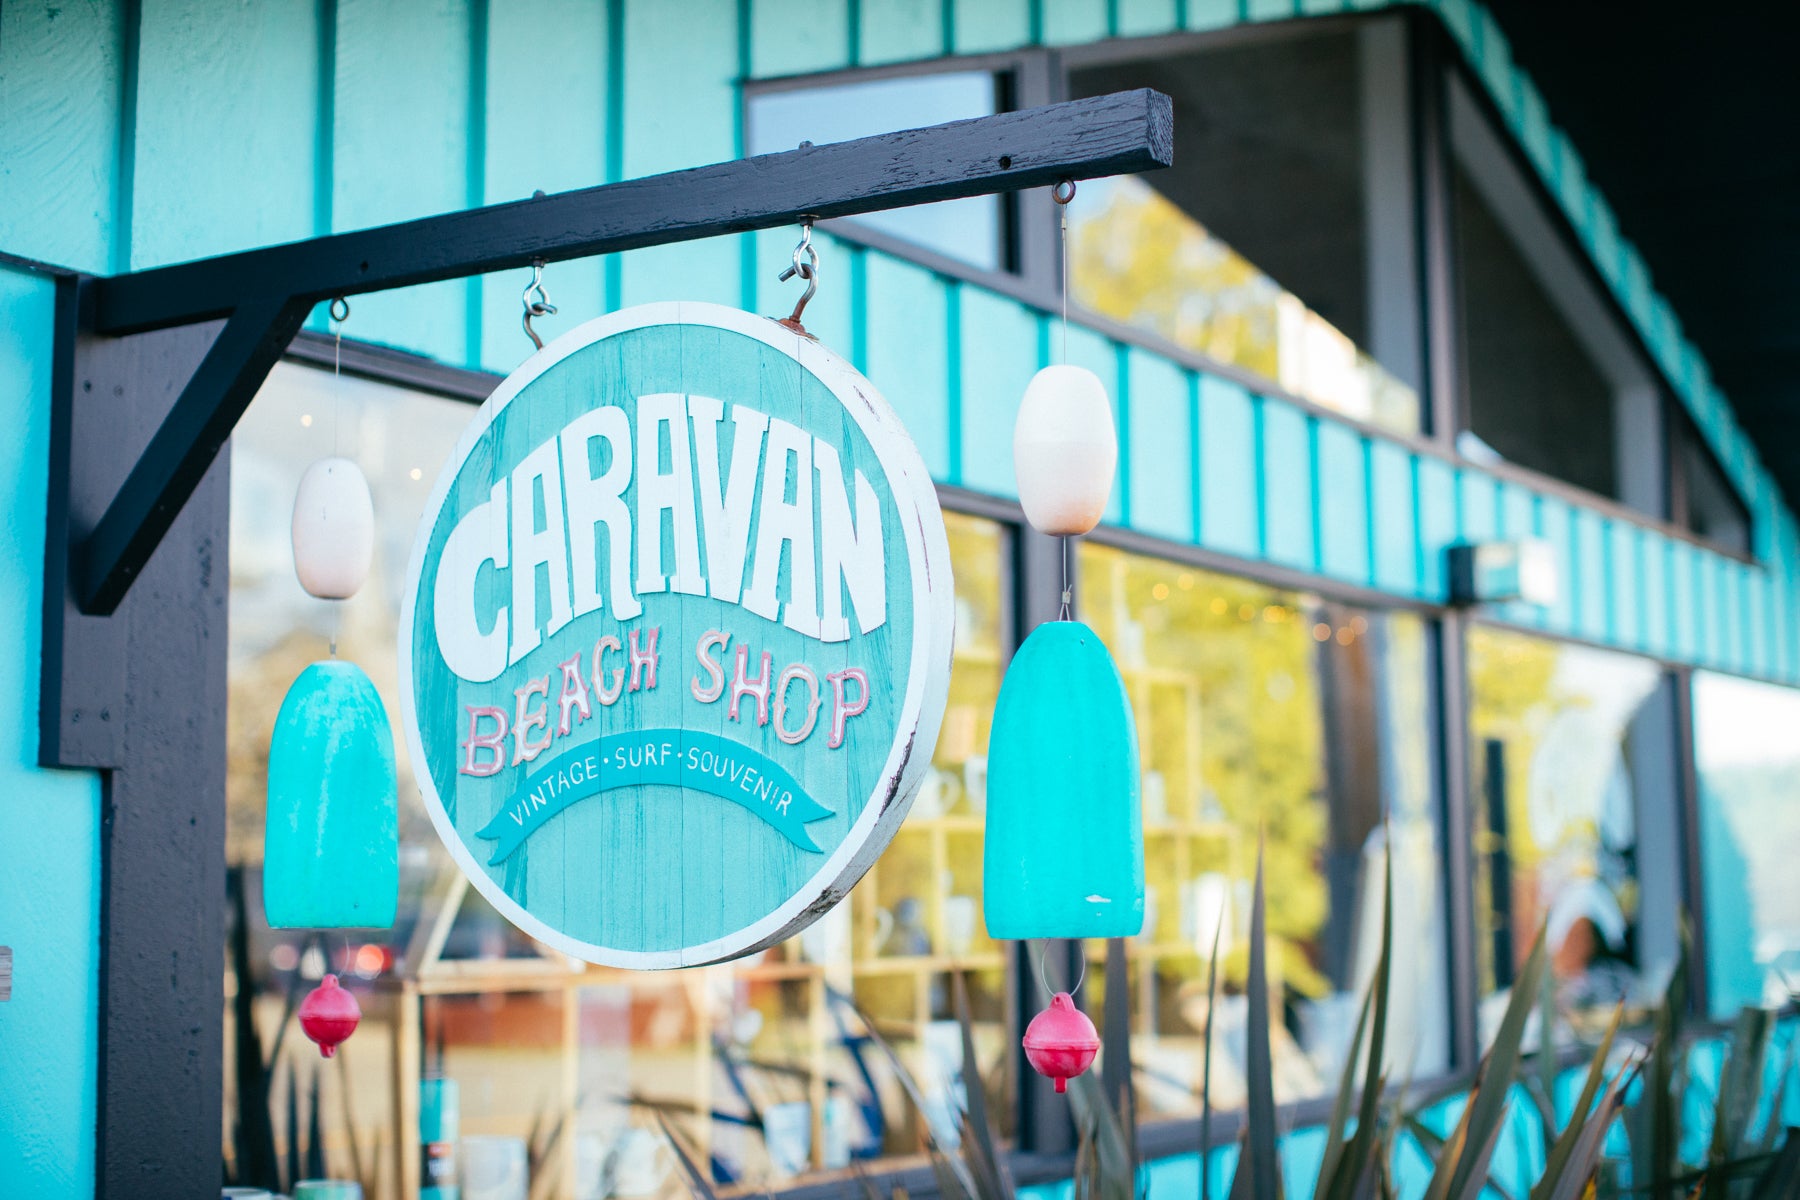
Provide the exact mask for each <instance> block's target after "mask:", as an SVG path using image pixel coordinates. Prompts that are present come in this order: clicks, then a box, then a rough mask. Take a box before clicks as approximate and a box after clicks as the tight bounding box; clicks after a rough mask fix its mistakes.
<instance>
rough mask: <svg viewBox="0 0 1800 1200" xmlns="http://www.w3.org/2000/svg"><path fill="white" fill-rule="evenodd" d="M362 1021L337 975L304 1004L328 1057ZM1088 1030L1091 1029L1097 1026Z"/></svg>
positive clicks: (303, 1024)
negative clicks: (340, 984) (339, 982)
mask: <svg viewBox="0 0 1800 1200" xmlns="http://www.w3.org/2000/svg"><path fill="white" fill-rule="evenodd" d="M1084 1019H1085V1018H1084ZM361 1020H362V1007H361V1006H360V1005H359V1004H357V1002H356V997H355V996H352V995H351V994H350V992H349V991H348V990H347V989H345V988H341V987H339V986H338V978H337V976H336V975H327V976H326V977H325V979H324V981H323V982H321V983H320V984H319V986H318V987H316V988H314V989H313V990H312V991H310V992H308V993H306V999H304V1000H302V1001H301V1002H300V1028H301V1030H302V1031H304V1032H305V1034H306V1036H307V1037H309V1038H311V1039H312V1040H313V1041H315V1042H317V1043H318V1044H319V1054H320V1055H321V1056H322V1057H324V1058H330V1057H331V1056H332V1055H333V1054H336V1053H337V1048H338V1046H340V1045H341V1044H343V1042H344V1041H345V1040H347V1039H348V1038H349V1037H350V1035H351V1034H353V1033H355V1032H356V1025H357V1022H358V1021H361ZM1088 1028H1089V1029H1090V1030H1091V1029H1093V1026H1092V1025H1089V1026H1088ZM1088 1057H1089V1058H1092V1057H1093V1055H1091V1054H1090V1055H1089V1056H1088ZM1058 1090H1060V1088H1059V1089H1058Z"/></svg>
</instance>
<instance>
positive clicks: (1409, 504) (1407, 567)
mask: <svg viewBox="0 0 1800 1200" xmlns="http://www.w3.org/2000/svg"><path fill="white" fill-rule="evenodd" d="M1369 503H1370V506H1371V511H1370V514H1369V515H1370V522H1369V525H1370V535H1371V537H1373V539H1374V546H1373V551H1374V561H1375V586H1376V587H1379V588H1382V589H1383V590H1385V591H1390V592H1395V593H1398V594H1399V595H1402V596H1416V595H1418V594H1419V546H1418V529H1417V522H1416V521H1415V519H1414V511H1415V505H1416V503H1417V497H1416V495H1415V492H1414V487H1413V457H1412V454H1411V453H1410V452H1408V451H1407V450H1406V449H1405V448H1403V447H1401V446H1399V445H1396V444H1395V443H1393V442H1386V441H1379V440H1376V441H1372V442H1371V443H1370V446H1369Z"/></svg>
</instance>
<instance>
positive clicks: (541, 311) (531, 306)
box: [519, 258, 556, 350]
mask: <svg viewBox="0 0 1800 1200" xmlns="http://www.w3.org/2000/svg"><path fill="white" fill-rule="evenodd" d="M533 295H535V296H536V297H537V299H535V300H534V299H532V296H533ZM519 299H520V300H521V301H522V302H523V303H524V305H525V315H524V316H523V317H521V318H519V323H520V324H522V325H523V326H524V327H525V336H526V337H528V338H530V339H531V344H532V345H533V346H536V347H537V348H538V349H539V350H542V349H543V348H544V339H543V338H541V337H539V336H538V335H537V330H535V329H533V328H532V327H531V318H533V317H554V316H555V315H556V305H554V304H552V303H550V297H549V295H548V294H547V293H546V292H545V291H544V260H543V259H541V258H540V259H538V260H536V261H535V262H533V263H532V264H531V282H530V283H528V284H526V285H525V290H524V292H522V293H520V296H519Z"/></svg>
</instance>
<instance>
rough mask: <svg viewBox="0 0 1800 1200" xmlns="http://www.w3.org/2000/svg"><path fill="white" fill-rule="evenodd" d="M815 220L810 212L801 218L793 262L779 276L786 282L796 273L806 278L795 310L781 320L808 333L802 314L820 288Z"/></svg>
mask: <svg viewBox="0 0 1800 1200" xmlns="http://www.w3.org/2000/svg"><path fill="white" fill-rule="evenodd" d="M813 220H814V218H813V217H812V216H811V215H810V214H807V215H804V216H802V217H801V218H800V243H799V245H797V246H795V247H794V260H793V264H792V265H791V266H789V267H788V268H787V270H785V271H783V272H782V273H781V274H780V275H779V276H777V278H778V279H779V280H780V281H781V282H782V283H786V282H787V281H788V280H790V279H792V278H793V277H794V276H796V275H798V276H799V277H800V278H802V279H804V280H806V290H805V291H804V292H801V293H800V299H798V300H796V301H795V302H794V311H793V312H792V313H790V314H788V317H787V319H786V320H785V321H782V322H781V324H783V325H786V326H787V327H788V328H790V329H792V330H793V331H794V332H795V333H806V326H804V325H802V324H801V323H800V314H801V313H803V312H805V311H806V304H807V301H809V300H811V299H812V298H813V293H814V292H816V291H818V290H819V252H818V251H817V250H815V249H813V243H812V231H813ZM802 258H804V259H805V261H804V262H802V261H801V259H802ZM807 336H809V337H810V336H811V335H810V334H808V335H807Z"/></svg>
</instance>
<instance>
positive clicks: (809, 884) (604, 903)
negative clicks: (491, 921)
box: [400, 303, 953, 968]
mask: <svg viewBox="0 0 1800 1200" xmlns="http://www.w3.org/2000/svg"><path fill="white" fill-rule="evenodd" d="M952 598H953V589H952V585H951V578H950V561H949V546H948V543H947V541H946V538H945V535H944V525H943V516H942V514H941V513H940V511H939V510H938V504H937V495H936V492H935V490H934V488H933V486H932V483H931V479H930V477H929V475H928V474H927V472H926V469H925V464H924V463H923V461H922V460H921V459H920V457H919V454H918V452H917V451H916V450H915V449H914V448H913V444H912V442H911V441H910V440H909V439H908V438H907V436H906V433H905V431H904V430H903V429H902V428H901V425H900V422H899V419H898V418H897V417H896V416H895V415H894V412H893V410H892V409H891V408H889V407H888V405H887V403H886V401H884V400H883V399H882V398H881V396H880V395H879V393H877V392H876V391H875V389H874V388H873V387H872V386H871V385H870V383H869V382H868V380H866V379H864V378H863V377H862V376H861V375H860V374H858V373H857V372H856V371H855V370H854V369H853V368H852V367H850V366H849V364H847V363H845V362H844V361H843V360H842V359H840V358H838V357H837V356H836V355H834V354H832V353H831V352H830V351H828V350H826V349H824V348H823V347H821V346H820V345H818V343H816V342H814V341H812V340H811V339H810V338H807V337H805V336H803V335H800V334H796V333H794V332H792V331H791V330H789V329H787V328H785V327H783V326H781V325H780V324H778V323H776V322H774V321H771V320H767V319H765V318H762V317H757V316H753V315H750V314H748V313H743V312H739V311H737V310H735V309H729V308H723V307H720V306H717V305H711V304H686V303H682V304H652V305H645V306H643V307H640V308H633V309H628V310H626V311H623V312H619V313H614V314H612V315H610V316H606V317H602V318H600V319H599V320H596V321H591V322H589V323H588V324H586V325H583V326H582V327H580V328H579V329H576V330H574V331H572V332H570V333H569V334H567V335H566V336H564V337H562V338H561V339H559V340H557V341H556V342H553V343H551V344H550V345H549V346H547V347H546V348H545V349H544V350H542V351H541V352H539V353H538V354H536V355H534V356H533V357H532V358H531V359H530V360H529V361H527V362H526V363H525V364H524V366H522V367H521V368H520V369H519V370H518V371H517V372H515V373H514V374H513V375H511V376H509V377H508V378H507V380H506V381H505V382H504V383H502V384H501V386H500V387H499V389H498V390H497V391H495V393H494V394H493V396H491V397H490V398H489V399H488V401H487V402H486V403H485V404H484V405H483V406H482V408H481V410H480V412H479V413H478V414H477V416H476V418H475V420H474V422H473V423H472V424H471V425H470V427H469V429H468V430H467V432H466V433H465V434H464V435H463V438H462V440H461V442H460V443H459V444H458V446H457V449H456V452H455V454H454V455H453V456H452V458H451V461H450V463H449V464H448V465H447V466H446V467H445V468H444V470H443V473H442V474H441V476H440V477H439V479H438V482H437V486H436V488H435V489H434V491H433V493H432V497H431V500H430V501H429V502H428V503H427V505H426V508H425V513H424V516H423V517H422V519H421V521H420V525H419V531H418V535H417V538H416V540H415V543H414V547H413V556H412V564H411V568H410V574H409V577H408V584H407V590H406V594H405V598H404V602H403V608H402V612H401V621H400V662H401V681H402V708H403V712H404V717H405V726H406V735H407V744H408V749H409V750H410V752H411V756H412V762H413V770H414V774H415V776H416V777H417V779H418V782H419V786H420V790H421V792H422V793H423V795H424V799H425V804H426V807H427V809H428V810H429V812H430V813H431V817H432V820H433V821H434V822H435V824H436V825H437V829H438V832H439V834H440V835H441V836H442V837H443V839H444V842H445V844H446V845H447V846H448V847H449V848H450V851H451V853H452V855H454V857H455V858H456V861H457V863H458V865H459V866H460V867H461V868H462V870H463V871H464V873H466V874H467V875H468V876H469V878H470V880H471V881H472V882H473V883H474V884H475V886H476V887H477V888H479V889H480V890H481V892H482V894H483V895H485V896H486V897H487V898H488V900H490V901H491V902H492V903H493V904H494V906H495V907H496V908H498V909H499V910H500V911H501V912H502V913H505V914H506V915H507V917H509V918H510V919H511V920H513V921H514V922H516V923H517V924H518V925H519V926H520V927H521V928H523V929H524V930H526V931H527V932H528V933H530V934H531V935H533V936H534V937H536V938H538V939H540V940H541V941H543V942H545V943H547V944H548V945H551V946H554V947H556V948H557V949H560V950H562V951H564V952H566V953H569V954H572V955H575V956H577V957H580V958H583V959H587V960H589V961H592V962H599V963H608V964H612V965H617V966H625V967H636V968H660V967H677V966H686V965H690V964H697V963H706V962H716V961H719V960H722V959H728V958H735V957H738V956H740V955H743V954H747V953H751V952H753V951H755V950H758V949H761V948H763V947H765V946H769V945H772V944H773V943H775V942H778V941H781V940H782V939H784V938H787V937H789V936H791V935H793V934H794V933H796V932H798V931H799V930H800V929H802V928H804V927H805V926H806V925H808V924H810V923H811V922H812V920H813V919H815V918H816V917H818V916H819V915H821V914H822V913H824V912H825V911H826V910H827V909H829V908H830V907H831V906H832V905H833V904H834V903H836V902H837V901H838V900H839V899H841V898H842V897H843V896H844V895H845V893H847V892H848V890H849V889H850V887H851V886H852V885H853V884H854V883H855V882H856V881H857V879H859V878H861V876H862V874H863V872H864V871H866V870H867V869H868V868H869V866H870V864H872V863H873V862H874V861H875V858H876V857H877V856H878V855H879V854H880V853H881V851H882V849H884V848H885V847H886V845H887V843H888V841H889V839H890V838H891V837H892V836H893V833H894V831H895V830H896V829H897V828H898V827H899V824H900V822H901V820H902V819H903V818H904V817H905V815H906V810H907V808H908V806H909V805H910V804H911V801H912V796H913V793H914V791H915V790H916V788H917V786H918V784H919V782H920V780H921V779H922V778H923V776H924V774H925V771H926V769H927V767H928V766H929V763H930V759H931V747H932V746H933V744H934V743H935V742H936V739H937V733H938V726H939V723H940V721H941V719H942V716H943V710H944V701H945V696H946V692H947V688H948V682H949V670H950V639H951V632H952V628H953V621H952Z"/></svg>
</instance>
